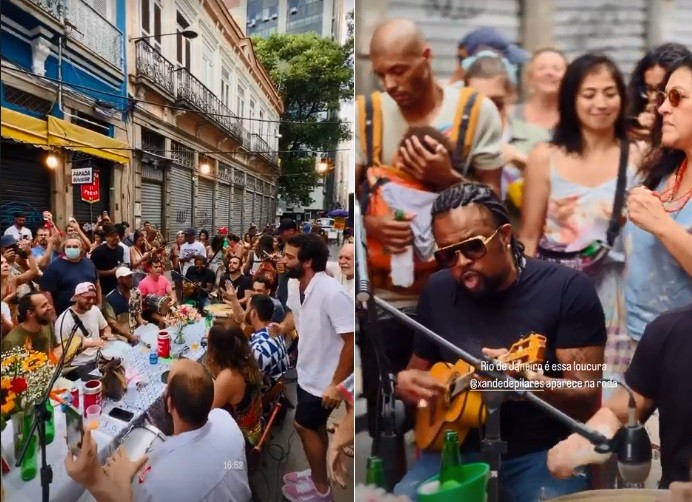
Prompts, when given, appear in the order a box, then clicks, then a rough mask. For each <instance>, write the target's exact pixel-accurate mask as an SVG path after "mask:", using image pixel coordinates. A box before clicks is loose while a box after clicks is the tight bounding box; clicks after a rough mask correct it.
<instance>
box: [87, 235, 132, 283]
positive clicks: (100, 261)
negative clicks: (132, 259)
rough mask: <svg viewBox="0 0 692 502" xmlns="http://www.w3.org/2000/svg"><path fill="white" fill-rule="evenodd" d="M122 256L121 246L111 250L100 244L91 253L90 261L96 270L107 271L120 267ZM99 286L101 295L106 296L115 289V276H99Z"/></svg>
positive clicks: (116, 281) (123, 252)
mask: <svg viewBox="0 0 692 502" xmlns="http://www.w3.org/2000/svg"><path fill="white" fill-rule="evenodd" d="M124 255H125V250H124V249H123V248H122V246H119V245H118V246H116V247H115V249H111V248H110V247H109V246H108V244H101V245H100V246H96V249H94V250H93V251H92V252H91V261H93V262H94V265H96V270H101V271H108V270H113V269H114V268H116V267H119V266H120V265H122V264H123V262H124V259H123V258H124ZM99 284H101V291H102V293H103V294H104V295H107V294H108V293H110V292H111V291H113V290H114V289H115V288H116V287H117V285H118V280H117V279H116V278H115V274H114V275H107V276H99Z"/></svg>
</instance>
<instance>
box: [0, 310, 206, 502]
mask: <svg viewBox="0 0 692 502" xmlns="http://www.w3.org/2000/svg"><path fill="white" fill-rule="evenodd" d="M167 331H169V333H170V334H171V354H172V355H173V356H174V357H176V356H177V355H178V354H180V352H181V351H182V350H183V349H186V348H188V349H189V350H186V353H185V355H184V357H188V358H190V359H194V360H199V359H201V357H202V356H203V355H204V349H203V348H202V347H201V344H200V342H201V340H202V337H203V336H204V335H205V332H206V330H205V325H204V321H199V322H197V323H195V324H193V325H190V326H186V327H185V329H184V334H185V340H186V343H185V344H183V345H176V344H174V343H172V340H173V338H174V331H173V330H170V329H169V330H167ZM158 332H159V329H158V328H157V327H156V326H154V325H151V324H148V325H146V326H140V327H139V328H137V330H136V331H135V333H136V334H137V335H139V336H140V338H141V339H142V340H143V341H145V342H146V343H149V344H150V345H151V346H152V348H154V349H155V348H156V337H157V334H158ZM195 343H196V344H197V345H198V347H196V350H194V351H193V350H191V348H192V346H193V344H195ZM150 352H151V350H149V349H147V348H146V347H145V346H143V345H141V344H140V345H137V346H135V347H132V348H131V350H130V351H129V352H128V353H126V354H125V357H124V359H125V366H126V367H128V368H133V369H135V370H136V371H137V372H138V373H139V375H140V376H141V377H142V379H143V380H145V381H147V382H148V383H147V384H146V385H145V386H144V387H143V388H141V389H139V390H137V389H136V387H135V386H134V385H131V386H130V387H129V388H128V390H127V392H126V393H125V395H124V396H123V398H122V399H121V400H120V401H112V400H110V399H107V398H104V400H103V412H102V414H101V422H100V424H99V428H98V430H96V431H95V432H94V438H95V439H96V442H97V444H98V451H99V458H100V459H101V462H104V461H105V460H106V459H107V458H108V456H109V455H110V453H111V452H112V451H114V450H115V448H117V446H118V444H119V442H120V440H121V438H122V437H123V436H124V435H125V434H126V432H127V431H128V429H129V428H130V426H132V425H135V424H140V423H141V422H142V421H143V419H144V415H145V413H146V411H147V410H148V409H149V407H150V406H151V405H152V404H153V403H154V402H155V401H156V400H157V399H158V398H159V397H160V396H161V395H163V393H164V391H165V388H166V386H165V385H164V384H163V383H162V382H161V375H162V374H163V373H164V372H165V371H168V370H169V369H170V364H171V362H172V360H164V359H161V358H159V362H158V364H155V365H154V364H151V363H150V362H149V354H150ZM59 384H62V381H59ZM56 387H61V388H65V385H56ZM114 407H118V408H123V409H125V410H128V411H131V412H132V413H134V415H135V416H134V418H133V419H132V421H130V422H129V423H126V422H123V421H121V420H117V419H115V418H111V417H110V416H108V412H110V410H111V409H113V408H114ZM65 436H66V428H65V414H64V413H63V412H62V411H61V410H60V406H59V405H57V406H56V407H55V439H54V440H53V442H52V443H51V444H49V445H48V447H47V448H46V455H47V457H48V463H49V464H50V465H51V466H52V469H53V482H52V483H51V485H50V493H51V496H50V500H51V501H56V502H75V501H76V500H79V498H80V497H81V496H82V494H83V493H84V489H83V488H82V487H81V486H80V485H79V484H77V483H75V482H74V481H72V479H70V477H69V476H68V475H67V472H66V471H65V464H64V461H65V456H66V455H67V442H66V440H65ZM2 448H3V451H4V452H5V455H6V457H9V458H8V460H9V461H10V465H11V470H10V472H9V473H8V474H3V485H4V486H5V500H6V501H7V502H38V501H40V500H41V477H40V467H41V455H40V450H38V455H37V464H38V469H39V471H38V473H37V475H36V477H35V478H34V479H33V480H31V481H27V482H25V481H22V478H21V476H20V469H19V468H18V467H14V455H13V452H14V446H13V444H12V425H11V424H8V426H7V427H6V428H5V430H4V431H3V432H2Z"/></svg>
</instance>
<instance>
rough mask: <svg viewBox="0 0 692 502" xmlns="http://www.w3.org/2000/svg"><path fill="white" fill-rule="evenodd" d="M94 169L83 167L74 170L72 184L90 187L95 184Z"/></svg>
mask: <svg viewBox="0 0 692 502" xmlns="http://www.w3.org/2000/svg"><path fill="white" fill-rule="evenodd" d="M93 181H94V180H93V177H92V169H91V168H90V167H82V168H79V169H72V184H73V185H89V184H91V183H93Z"/></svg>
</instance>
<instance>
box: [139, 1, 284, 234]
mask: <svg viewBox="0 0 692 502" xmlns="http://www.w3.org/2000/svg"><path fill="white" fill-rule="evenodd" d="M128 6H129V7H130V8H129V15H128V26H127V31H128V33H131V34H132V35H133V37H134V38H133V37H130V39H129V43H128V47H127V53H128V60H129V61H130V63H129V64H128V72H129V75H128V76H129V84H130V94H131V95H133V96H134V97H135V98H136V99H137V100H138V101H137V105H136V107H135V109H134V114H133V130H132V136H131V138H132V143H133V146H134V148H135V149H136V154H135V160H134V167H135V174H134V178H135V198H136V201H137V202H136V204H135V218H136V221H137V222H139V221H140V220H147V221H150V222H152V223H153V224H155V225H158V226H160V228H161V229H162V230H163V232H164V235H166V236H167V237H168V238H169V239H170V238H171V237H172V236H173V234H175V232H176V231H178V230H182V229H184V228H187V227H191V226H192V227H195V228H197V229H198V230H199V229H202V228H206V229H207V230H209V231H210V232H214V231H216V229H218V228H219V227H224V226H225V227H228V228H230V230H231V232H234V233H243V232H245V231H246V230H247V228H248V227H249V226H250V224H251V223H256V224H257V225H258V226H260V227H263V226H264V225H265V224H266V223H267V222H270V221H274V215H275V213H276V193H277V189H276V180H277V177H278V174H279V167H278V156H277V149H278V137H277V134H278V130H279V121H280V117H281V114H282V113H283V104H282V102H281V98H280V96H279V94H278V92H277V90H276V89H275V87H274V85H273V83H272V81H271V79H270V78H269V75H268V73H267V72H266V70H265V69H264V68H263V67H262V65H261V64H260V63H259V61H258V60H257V59H256V57H255V54H254V51H253V48H252V44H251V42H250V40H249V39H248V38H247V37H245V34H244V32H243V30H242V29H241V27H240V26H239V25H238V23H237V21H236V20H234V18H233V17H232V16H231V14H230V11H229V2H224V1H223V0H205V1H203V2H194V1H190V0H177V1H176V2H169V1H163V0H128Z"/></svg>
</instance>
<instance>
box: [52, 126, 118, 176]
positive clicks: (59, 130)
mask: <svg viewBox="0 0 692 502" xmlns="http://www.w3.org/2000/svg"><path fill="white" fill-rule="evenodd" d="M48 144H50V145H56V146H62V147H63V148H69V149H70V150H77V151H80V152H84V153H88V154H89V155H93V156H94V157H101V158H102V159H107V160H112V161H113V162H118V163H120V164H127V163H128V162H129V161H130V152H129V145H128V144H127V143H124V142H122V141H118V140H117V139H113V138H111V137H109V136H106V135H104V134H99V133H97V132H94V131H91V130H89V129H87V128H86V127H81V126H78V125H76V124H71V123H69V122H65V121H64V120H60V119H57V118H55V117H51V116H49V117H48Z"/></svg>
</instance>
